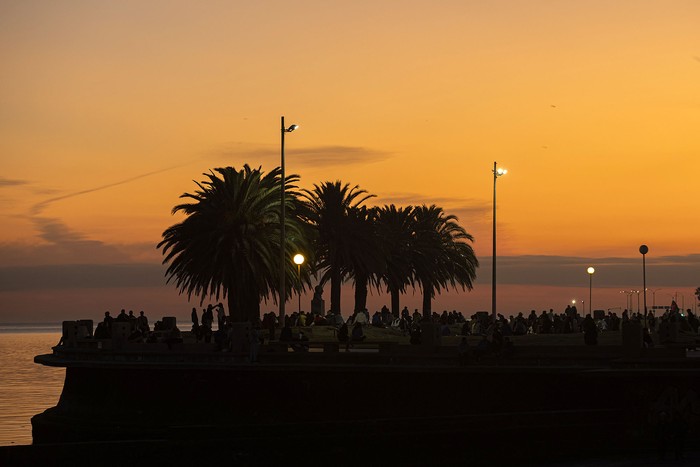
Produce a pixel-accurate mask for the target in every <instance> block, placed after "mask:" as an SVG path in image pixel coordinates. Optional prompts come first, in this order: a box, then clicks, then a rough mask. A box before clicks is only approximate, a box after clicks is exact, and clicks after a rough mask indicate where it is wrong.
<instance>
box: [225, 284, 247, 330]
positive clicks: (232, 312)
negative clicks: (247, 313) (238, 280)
mask: <svg viewBox="0 0 700 467" xmlns="http://www.w3.org/2000/svg"><path fill="white" fill-rule="evenodd" d="M227 299H228V315H229V317H230V319H231V321H232V322H234V323H240V322H241V321H243V316H242V314H241V306H240V304H239V303H238V299H237V297H234V295H233V294H232V293H231V291H229V292H228V293H227Z"/></svg>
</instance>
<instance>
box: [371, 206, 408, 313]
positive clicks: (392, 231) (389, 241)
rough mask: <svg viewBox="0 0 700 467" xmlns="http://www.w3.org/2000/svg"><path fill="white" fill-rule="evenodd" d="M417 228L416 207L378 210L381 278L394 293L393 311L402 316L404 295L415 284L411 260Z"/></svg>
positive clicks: (377, 230) (392, 207) (377, 223)
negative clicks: (414, 214) (402, 295)
mask: <svg viewBox="0 0 700 467" xmlns="http://www.w3.org/2000/svg"><path fill="white" fill-rule="evenodd" d="M413 227H414V217H413V206H406V207H401V208H397V207H396V206H394V205H393V204H392V205H390V206H384V207H382V208H378V209H377V214H376V232H377V237H378V238H379V240H380V241H381V245H382V258H383V260H384V268H383V270H382V271H381V273H380V274H379V280H380V281H381V282H383V283H384V284H385V285H386V289H387V292H389V294H390V295H391V313H392V314H393V315H394V316H398V315H399V307H400V305H399V299H400V294H401V293H403V292H405V291H406V287H407V286H408V285H410V284H411V277H412V275H413V269H412V268H411V263H410V255H411V249H412V246H411V244H412V242H413V234H412V232H413Z"/></svg>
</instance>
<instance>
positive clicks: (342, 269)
mask: <svg viewBox="0 0 700 467" xmlns="http://www.w3.org/2000/svg"><path fill="white" fill-rule="evenodd" d="M302 197H303V201H304V202H303V205H302V217H303V218H304V219H305V220H306V221H307V222H308V223H309V224H310V225H312V226H314V227H315V228H316V229H317V237H316V239H315V245H314V251H315V253H316V255H317V269H318V270H320V271H322V275H321V283H322V284H323V283H325V282H327V281H329V280H330V283H331V309H330V311H331V312H332V313H335V314H340V287H341V285H342V282H343V280H344V279H345V278H346V277H347V275H348V273H349V271H350V269H351V267H352V266H351V265H352V262H353V259H354V258H355V257H356V256H358V255H362V254H363V252H364V251H363V247H364V245H363V244H362V243H361V241H359V238H358V236H357V235H354V234H353V233H352V228H351V227H352V225H351V222H352V221H351V220H350V219H349V212H350V210H352V209H355V208H359V207H360V205H362V203H364V202H365V201H366V200H367V199H369V198H372V197H374V195H370V194H368V193H367V192H366V191H365V190H361V189H360V187H359V186H358V185H355V186H354V187H350V185H349V184H347V183H346V184H344V185H343V184H341V182H340V181H339V180H338V181H335V182H324V183H322V184H321V185H314V188H313V189H312V190H302Z"/></svg>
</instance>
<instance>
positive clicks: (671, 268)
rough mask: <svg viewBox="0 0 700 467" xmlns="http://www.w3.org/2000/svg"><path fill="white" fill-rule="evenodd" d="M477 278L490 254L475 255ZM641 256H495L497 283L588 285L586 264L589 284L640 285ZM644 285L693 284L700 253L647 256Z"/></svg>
mask: <svg viewBox="0 0 700 467" xmlns="http://www.w3.org/2000/svg"><path fill="white" fill-rule="evenodd" d="M479 261H480V262H481V268H480V270H479V277H481V278H483V280H484V281H488V280H489V279H487V278H489V277H490V275H491V273H490V271H491V257H490V256H485V257H483V258H479ZM641 263H642V262H641V258H615V257H604V258H584V257H576V256H544V255H523V256H499V257H498V282H499V283H503V284H518V285H533V286H541V285H547V286H564V287H575V286H583V285H588V281H589V277H588V274H587V273H586V269H587V268H588V266H593V267H595V274H594V276H593V283H594V285H595V286H598V287H620V288H628V287H631V286H634V287H638V288H639V287H641V283H642V264H641ZM646 274H647V286H648V287H663V286H669V287H681V286H683V287H697V286H698V285H700V255H699V254H691V255H686V256H662V257H658V258H653V257H652V258H647V264H646Z"/></svg>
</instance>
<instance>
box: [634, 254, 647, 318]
mask: <svg viewBox="0 0 700 467" xmlns="http://www.w3.org/2000/svg"><path fill="white" fill-rule="evenodd" d="M639 252H640V253H641V254H642V285H643V286H644V328H646V327H647V253H649V247H648V246H646V245H642V246H640V247H639ZM637 297H639V295H638V296H637ZM637 299H638V300H639V298H637Z"/></svg>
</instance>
